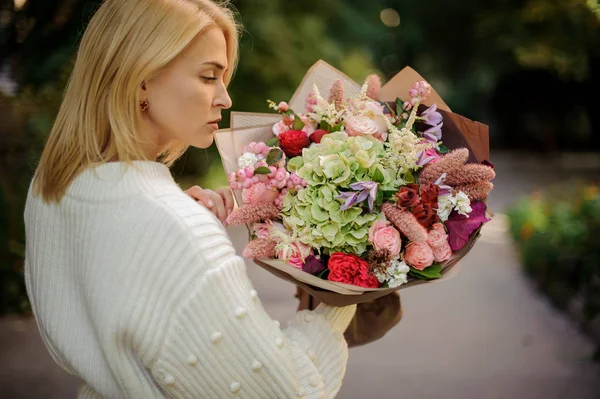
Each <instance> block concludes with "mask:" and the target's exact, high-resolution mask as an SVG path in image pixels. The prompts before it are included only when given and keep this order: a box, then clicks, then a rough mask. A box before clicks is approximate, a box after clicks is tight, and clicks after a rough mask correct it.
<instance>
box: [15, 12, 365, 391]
mask: <svg viewBox="0 0 600 399" xmlns="http://www.w3.org/2000/svg"><path fill="white" fill-rule="evenodd" d="M237 40H238V39H237V30H236V26H235V22H234V19H233V17H232V13H231V12H230V11H229V10H228V9H227V8H225V7H224V6H220V5H217V4H214V3H212V2H210V1H209V0H106V1H105V2H104V3H103V4H102V5H101V7H100V8H99V10H98V11H97V13H96V14H95V16H94V17H93V18H92V20H91V22H90V24H89V26H88V27H87V29H86V32H85V34H84V36H83V39H82V42H81V45H80V49H79V52H78V55H77V60H76V64H75V67H74V70H73V73H72V76H71V79H70V82H69V85H68V87H67V90H66V92H65V97H64V100H63V104H62V106H61V108H60V111H59V113H58V116H57V119H56V122H55V125H54V127H53V129H52V132H51V134H50V137H49V139H48V143H47V144H46V148H45V150H44V153H43V155H42V158H41V161H40V163H39V166H38V168H37V171H36V173H35V176H34V180H33V183H32V187H31V189H30V192H29V195H28V198H27V205H26V210H25V223H26V234H27V236H26V238H27V254H26V283H27V289H28V293H29V297H30V299H31V303H32V307H33V311H34V314H35V316H36V319H37V322H38V326H39V328H40V331H41V334H42V337H43V339H44V342H45V343H46V345H47V347H48V349H49V351H50V353H51V354H52V356H53V358H54V359H55V361H56V362H57V363H58V364H59V365H60V366H62V367H63V368H64V369H65V370H67V371H68V372H69V373H71V374H73V375H76V376H78V377H80V378H81V379H82V380H83V381H84V382H85V384H84V385H83V386H82V388H81V390H80V393H79V397H80V398H140V399H147V398H163V397H174V398H222V397H240V398H254V399H256V398H278V399H279V398H295V397H310V398H313V397H314V398H318V397H333V396H335V395H336V393H337V392H338V390H339V388H340V385H341V382H342V378H343V376H344V373H345V368H346V361H347V344H346V342H345V341H344V339H343V335H342V333H343V332H344V330H345V329H346V327H347V326H348V324H349V322H350V320H351V319H352V317H353V315H354V313H355V309H356V307H355V306H348V307H344V308H334V307H330V306H327V305H320V306H319V307H317V309H315V310H314V311H303V312H299V313H298V314H297V316H296V317H295V319H294V320H293V321H292V323H291V325H290V327H288V328H286V329H284V330H281V329H280V328H279V325H278V323H277V322H275V321H273V320H271V319H270V317H269V316H268V315H267V313H266V312H265V310H264V309H263V307H262V306H261V303H260V300H259V299H258V298H257V294H256V291H255V290H254V289H253V288H252V285H251V283H250V281H249V280H248V277H247V275H246V271H245V264H244V262H243V260H242V259H241V258H239V257H238V256H236V254H235V252H234V249H233V247H232V244H231V242H230V240H229V238H228V237H227V235H226V233H225V231H224V229H223V227H222V225H221V223H220V222H219V220H218V218H221V219H223V218H224V217H226V213H227V209H229V210H230V209H231V204H230V200H231V197H230V195H226V194H223V193H222V194H221V195H219V194H217V193H211V192H206V191H204V190H201V189H199V188H195V189H194V190H193V191H192V192H190V193H189V194H190V195H192V196H194V197H196V198H195V199H197V200H200V202H202V203H204V204H206V205H207V206H212V212H211V211H210V210H209V209H207V208H206V207H204V206H202V205H200V204H199V203H198V202H197V201H196V200H194V199H193V198H191V197H190V195H186V193H184V192H183V191H182V190H181V189H180V188H179V187H178V186H177V185H176V184H175V182H174V181H173V179H172V177H171V175H170V173H169V169H168V168H167V166H169V165H170V164H171V163H172V162H173V161H174V160H175V159H176V158H177V157H179V156H180V155H181V154H182V153H183V152H184V150H185V149H186V148H187V146H189V145H192V146H196V147H200V148H206V147H208V146H209V145H210V144H211V143H212V141H213V134H214V131H215V130H216V129H217V122H218V121H219V120H220V118H221V110H222V109H226V108H229V107H230V106H231V100H230V98H229V96H228V94H227V90H226V85H227V84H228V83H229V80H230V79H231V75H232V73H233V70H234V67H235V64H236V61H237V45H238V42H237ZM210 201H212V204H211V203H210Z"/></svg>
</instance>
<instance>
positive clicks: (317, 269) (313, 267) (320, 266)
mask: <svg viewBox="0 0 600 399" xmlns="http://www.w3.org/2000/svg"><path fill="white" fill-rule="evenodd" d="M325 268H326V263H325V261H324V260H322V259H319V258H317V257H316V256H314V255H308V256H307V257H306V259H305V260H304V264H303V265H302V271H305V272H306V273H310V274H319V273H321V272H322V271H323V270H325Z"/></svg>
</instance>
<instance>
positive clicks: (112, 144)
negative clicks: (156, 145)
mask: <svg viewBox="0 0 600 399" xmlns="http://www.w3.org/2000/svg"><path fill="white" fill-rule="evenodd" d="M214 26H217V27H219V28H220V29H222V31H223V33H224V35H225V40H226V42H227V53H228V54H227V56H228V63H229V68H228V71H227V72H226V75H225V81H226V83H228V82H229V81H230V80H231V76H232V73H233V71H234V69H235V66H236V64H237V57H238V27H237V25H236V22H235V19H234V15H233V12H232V11H231V10H230V9H229V8H228V4H226V3H225V2H221V3H219V4H216V3H214V2H212V1H210V0H105V1H104V3H103V4H102V5H101V6H100V8H99V9H98V11H97V12H96V14H95V15H94V16H93V17H92V19H91V20H90V23H89V25H88V26H87V28H86V30H85V33H84V35H83V38H82V40H81V44H80V47H79V51H78V53H77V59H76V61H75V66H74V68H73V71H72V73H71V77H70V79H69V83H68V85H67V88H66V91H65V95H64V98H63V102H62V104H61V107H60V110H59V111H58V115H57V117H56V120H55V122H54V126H53V127H52V130H51V132H50V136H49V138H48V141H47V143H46V146H45V148H44V151H43V153H42V156H41V159H40V163H39V165H38V167H37V169H36V172H35V176H34V183H33V190H34V194H35V195H41V197H42V199H43V200H44V201H46V202H48V203H50V202H60V200H61V199H62V197H63V196H64V194H65V192H66V191H67V188H68V187H69V184H70V183H71V182H72V181H73V179H74V178H75V177H76V176H77V175H78V174H79V173H80V172H81V171H83V170H84V169H85V168H86V167H89V166H92V165H95V164H100V163H105V162H109V161H111V160H115V159H118V160H119V161H124V162H130V161H133V160H140V159H147V155H146V154H145V153H144V151H143V146H142V145H141V144H142V143H143V142H144V141H145V138H144V137H141V135H139V134H138V132H137V129H136V121H137V120H138V117H139V113H140V112H141V110H140V105H139V103H140V96H139V89H140V86H141V84H142V82H144V81H148V80H149V79H152V78H153V77H154V76H156V75H158V74H159V73H160V72H161V70H163V69H164V68H165V67H166V66H167V65H168V64H169V63H170V62H171V61H172V60H173V59H174V58H175V57H176V56H177V55H178V54H180V53H181V52H182V51H183V50H184V49H185V48H186V47H187V46H188V45H189V44H190V42H191V41H192V40H193V39H194V38H195V37H196V36H197V35H198V34H200V33H202V32H204V31H205V30H206V29H207V28H210V27H214ZM186 149H187V146H185V145H182V144H175V145H171V146H170V148H167V149H165V150H164V152H162V153H161V154H160V157H159V159H160V161H161V162H163V163H165V164H166V165H168V166H170V165H171V164H172V163H173V162H174V161H175V160H176V159H177V158H179V157H180V156H181V155H182V154H183V153H184V152H185V150H186Z"/></svg>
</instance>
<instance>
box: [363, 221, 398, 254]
mask: <svg viewBox="0 0 600 399" xmlns="http://www.w3.org/2000/svg"><path fill="white" fill-rule="evenodd" d="M369 241H370V242H371V243H372V244H373V246H374V247H375V249H376V250H378V251H382V250H387V251H389V253H390V256H392V257H396V256H398V255H399V254H400V247H401V246H402V241H401V239H400V232H399V231H398V230H396V229H395V228H394V227H391V226H390V222H388V221H387V220H378V221H376V222H375V223H373V225H372V226H371V228H370V229H369Z"/></svg>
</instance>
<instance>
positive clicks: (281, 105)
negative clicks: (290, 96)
mask: <svg viewBox="0 0 600 399" xmlns="http://www.w3.org/2000/svg"><path fill="white" fill-rule="evenodd" d="M277 107H279V110H280V111H281V112H285V111H287V110H288V109H290V106H289V105H288V104H287V103H286V102H285V101H282V102H280V103H279V104H277Z"/></svg>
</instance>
